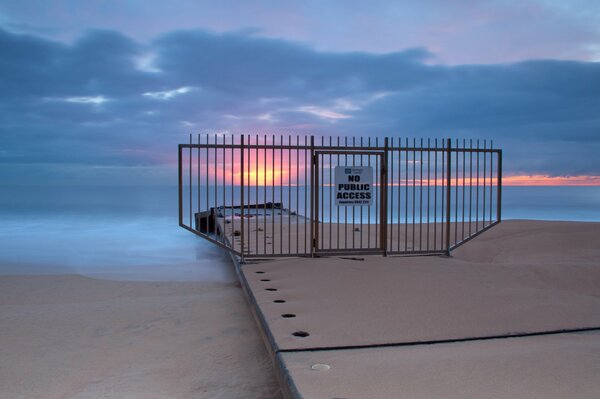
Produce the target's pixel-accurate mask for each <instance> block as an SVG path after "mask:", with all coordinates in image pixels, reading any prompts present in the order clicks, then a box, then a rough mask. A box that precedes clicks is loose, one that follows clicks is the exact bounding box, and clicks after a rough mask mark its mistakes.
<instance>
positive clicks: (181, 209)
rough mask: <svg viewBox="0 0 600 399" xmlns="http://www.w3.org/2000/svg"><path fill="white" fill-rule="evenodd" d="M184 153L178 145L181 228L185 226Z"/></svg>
mask: <svg viewBox="0 0 600 399" xmlns="http://www.w3.org/2000/svg"><path fill="white" fill-rule="evenodd" d="M182 151H183V145H182V144H179V145H178V151H177V159H178V168H177V170H178V174H179V175H178V181H179V184H178V185H179V189H178V190H177V192H178V204H179V226H183V165H182V158H183V155H182Z"/></svg>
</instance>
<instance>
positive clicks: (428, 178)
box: [427, 138, 431, 251]
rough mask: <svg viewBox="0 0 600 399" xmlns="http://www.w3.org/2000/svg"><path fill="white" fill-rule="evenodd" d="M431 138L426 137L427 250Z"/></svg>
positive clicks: (429, 221) (429, 222)
mask: <svg viewBox="0 0 600 399" xmlns="http://www.w3.org/2000/svg"><path fill="white" fill-rule="evenodd" d="M430 179H431V139H429V138H428V139H427V251H429V225H430V224H431V220H430V219H429V206H430V202H429V197H430V195H429V194H430V193H429V191H431V181H430Z"/></svg>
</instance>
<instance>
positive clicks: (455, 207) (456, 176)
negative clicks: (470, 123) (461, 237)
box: [454, 139, 459, 245]
mask: <svg viewBox="0 0 600 399" xmlns="http://www.w3.org/2000/svg"><path fill="white" fill-rule="evenodd" d="M455 154H456V167H455V168H456V174H455V175H454V181H455V184H454V244H455V245H456V242H457V241H458V174H459V169H458V139H456V150H455Z"/></svg>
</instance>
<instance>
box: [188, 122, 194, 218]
mask: <svg viewBox="0 0 600 399" xmlns="http://www.w3.org/2000/svg"><path fill="white" fill-rule="evenodd" d="M192 144H193V143H192V135H191V134H190V154H189V157H190V159H189V161H190V165H189V167H190V169H189V176H190V188H189V191H190V224H189V227H192V226H193V224H192V216H193V215H192V214H193V213H194V211H193V210H192Z"/></svg>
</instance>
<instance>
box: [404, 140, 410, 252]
mask: <svg viewBox="0 0 600 399" xmlns="http://www.w3.org/2000/svg"><path fill="white" fill-rule="evenodd" d="M405 147H406V148H405V152H406V159H405V165H404V166H405V175H406V176H405V179H404V180H405V182H404V200H405V201H404V250H405V251H407V252H408V154H409V152H408V137H407V138H406V146H405Z"/></svg>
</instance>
